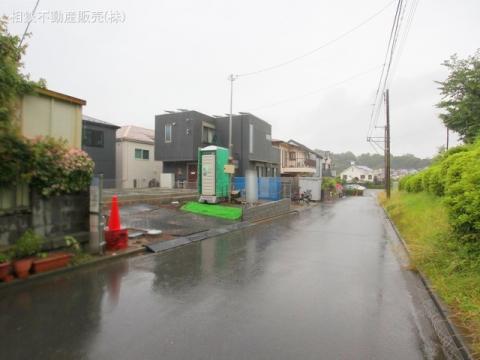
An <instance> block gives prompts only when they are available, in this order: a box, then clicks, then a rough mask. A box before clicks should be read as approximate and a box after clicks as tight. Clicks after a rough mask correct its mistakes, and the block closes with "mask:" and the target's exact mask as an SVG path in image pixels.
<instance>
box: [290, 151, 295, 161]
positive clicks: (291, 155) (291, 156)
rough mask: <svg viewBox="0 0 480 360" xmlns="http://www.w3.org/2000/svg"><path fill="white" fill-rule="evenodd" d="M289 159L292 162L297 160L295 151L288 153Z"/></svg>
mask: <svg viewBox="0 0 480 360" xmlns="http://www.w3.org/2000/svg"><path fill="white" fill-rule="evenodd" d="M288 158H289V159H290V160H296V159H297V154H296V153H295V151H290V152H289V153H288Z"/></svg>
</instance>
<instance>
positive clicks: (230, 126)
mask: <svg viewBox="0 0 480 360" xmlns="http://www.w3.org/2000/svg"><path fill="white" fill-rule="evenodd" d="M236 78H237V77H236V76H235V75H233V74H230V76H229V77H228V80H230V113H229V116H228V160H229V162H230V164H233V144H232V117H233V82H234V81H235V79H236ZM229 178H230V186H229V189H228V202H229V203H230V202H231V201H232V174H229Z"/></svg>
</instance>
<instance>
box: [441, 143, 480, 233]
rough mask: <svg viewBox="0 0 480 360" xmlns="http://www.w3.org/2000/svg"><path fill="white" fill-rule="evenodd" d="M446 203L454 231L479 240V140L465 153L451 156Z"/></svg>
mask: <svg viewBox="0 0 480 360" xmlns="http://www.w3.org/2000/svg"><path fill="white" fill-rule="evenodd" d="M450 158H453V159H454V161H453V162H451V164H450V166H449V168H448V172H447V179H446V191H445V203H446V205H447V206H448V209H449V216H450V224H451V225H452V228H453V231H454V232H455V233H456V234H457V235H458V236H459V237H460V239H461V240H463V241H466V242H477V243H479V242H480V142H477V143H476V145H475V147H473V148H472V149H471V151H468V152H461V153H457V154H455V155H452V156H451V157H450Z"/></svg>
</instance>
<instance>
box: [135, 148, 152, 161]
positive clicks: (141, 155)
mask: <svg viewBox="0 0 480 360" xmlns="http://www.w3.org/2000/svg"><path fill="white" fill-rule="evenodd" d="M149 158H150V152H149V151H148V150H143V149H135V159H141V160H148V159H149Z"/></svg>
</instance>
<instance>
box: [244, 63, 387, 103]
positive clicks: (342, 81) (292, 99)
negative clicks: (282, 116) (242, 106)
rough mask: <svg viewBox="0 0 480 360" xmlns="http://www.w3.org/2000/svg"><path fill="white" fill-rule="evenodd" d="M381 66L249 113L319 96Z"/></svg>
mask: <svg viewBox="0 0 480 360" xmlns="http://www.w3.org/2000/svg"><path fill="white" fill-rule="evenodd" d="M380 66H382V65H377V66H374V67H372V68H370V69H368V70H366V71H363V72H360V73H358V74H355V75H352V76H350V77H348V78H346V79H344V80H341V81H339V82H336V83H333V84H330V85H329V86H326V87H323V88H321V89H317V90H313V91H310V92H308V93H304V94H302V95H298V96H294V97H291V98H287V99H284V100H280V101H277V102H274V103H271V104H269V105H263V106H260V107H256V108H253V109H249V110H248V111H256V110H259V109H265V108H269V107H273V106H277V105H281V104H284V103H287V102H291V101H295V100H300V99H303V98H305V97H308V96H311V95H314V94H317V93H319V92H322V91H326V90H329V89H332V88H335V87H337V86H339V85H342V84H344V83H346V82H349V81H352V80H355V79H357V78H359V77H362V76H365V75H367V74H369V73H371V72H373V71H375V70H377V69H378V68H380Z"/></svg>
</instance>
